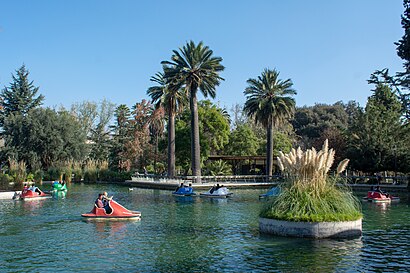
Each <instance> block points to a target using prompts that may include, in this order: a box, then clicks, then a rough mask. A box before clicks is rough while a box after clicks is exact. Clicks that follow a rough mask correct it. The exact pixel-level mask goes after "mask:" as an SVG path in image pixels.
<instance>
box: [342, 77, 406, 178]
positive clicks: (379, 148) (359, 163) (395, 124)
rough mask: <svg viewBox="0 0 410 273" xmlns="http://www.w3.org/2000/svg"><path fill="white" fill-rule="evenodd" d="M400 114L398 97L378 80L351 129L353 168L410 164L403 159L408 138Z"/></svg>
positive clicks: (381, 168)
mask: <svg viewBox="0 0 410 273" xmlns="http://www.w3.org/2000/svg"><path fill="white" fill-rule="evenodd" d="M401 115H402V107H401V104H400V101H399V100H398V98H397V97H396V96H395V95H394V93H393V92H392V90H391V89H390V88H389V87H388V86H387V85H384V84H378V85H377V86H376V89H375V90H374V94H373V95H372V96H371V97H369V99H368V101H367V105H366V108H365V111H364V112H362V113H360V115H359V116H358V118H357V120H356V121H355V122H354V124H353V125H352V127H351V129H350V141H349V151H348V152H349V158H351V163H352V167H353V168H355V169H358V170H363V171H370V172H376V171H387V170H396V168H398V167H399V165H400V166H403V165H408V163H409V162H407V163H406V164H405V162H403V160H405V159H404V158H405V152H406V150H407V149H408V140H409V139H408V133H406V132H405V131H404V130H406V127H405V126H403V124H402V123H401V120H400V117H401ZM398 161H399V162H398Z"/></svg>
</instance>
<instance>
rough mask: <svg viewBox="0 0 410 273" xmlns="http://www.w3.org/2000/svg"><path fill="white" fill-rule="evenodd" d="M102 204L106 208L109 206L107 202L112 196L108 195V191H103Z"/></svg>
mask: <svg viewBox="0 0 410 273" xmlns="http://www.w3.org/2000/svg"><path fill="white" fill-rule="evenodd" d="M102 200H103V204H104V208H107V207H109V205H108V204H109V202H110V201H111V200H112V196H111V197H108V192H106V191H105V192H104V193H103V199H102Z"/></svg>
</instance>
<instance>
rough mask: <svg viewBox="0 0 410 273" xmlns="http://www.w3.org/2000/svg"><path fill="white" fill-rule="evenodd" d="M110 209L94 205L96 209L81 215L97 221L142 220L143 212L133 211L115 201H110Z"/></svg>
mask: <svg viewBox="0 0 410 273" xmlns="http://www.w3.org/2000/svg"><path fill="white" fill-rule="evenodd" d="M108 206H109V208H107V210H106V209H104V208H97V206H96V205H94V208H93V209H92V211H90V212H89V213H83V214H81V216H82V217H85V218H87V219H96V220H140V219H141V212H139V211H131V210H128V209H126V208H124V207H123V206H121V205H120V204H118V203H117V202H115V201H114V200H111V201H109V204H108Z"/></svg>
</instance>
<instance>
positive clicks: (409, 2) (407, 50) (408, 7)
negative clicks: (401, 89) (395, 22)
mask: <svg viewBox="0 0 410 273" xmlns="http://www.w3.org/2000/svg"><path fill="white" fill-rule="evenodd" d="M403 6H404V13H403V15H402V16H401V25H402V27H403V29H404V34H403V37H402V38H401V39H400V40H399V41H398V42H397V43H395V45H396V46H397V55H398V56H399V57H400V58H402V59H403V60H404V68H405V69H406V72H407V73H409V72H410V0H403ZM408 76H410V74H408Z"/></svg>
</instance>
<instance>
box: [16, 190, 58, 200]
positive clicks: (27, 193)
mask: <svg viewBox="0 0 410 273" xmlns="http://www.w3.org/2000/svg"><path fill="white" fill-rule="evenodd" d="M47 198H51V195H50V194H46V193H44V192H43V191H41V190H40V189H37V191H32V190H29V189H24V190H23V191H22V192H21V195H20V200H24V201H30V200H40V199H47Z"/></svg>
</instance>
